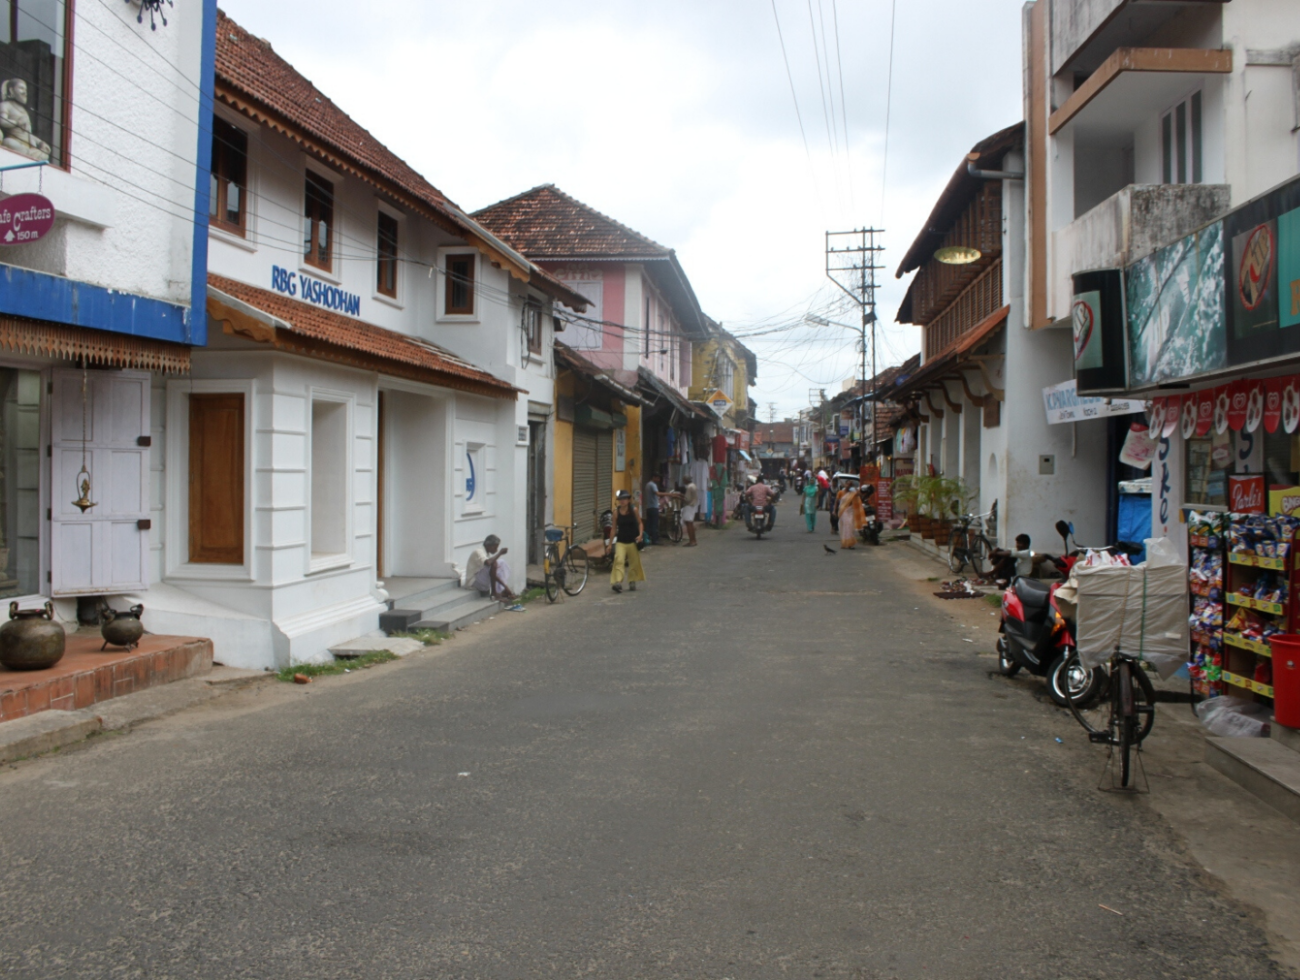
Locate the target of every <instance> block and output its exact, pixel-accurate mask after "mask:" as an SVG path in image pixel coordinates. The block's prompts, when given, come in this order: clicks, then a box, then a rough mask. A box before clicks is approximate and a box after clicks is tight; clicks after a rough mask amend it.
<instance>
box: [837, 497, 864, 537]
mask: <svg viewBox="0 0 1300 980" xmlns="http://www.w3.org/2000/svg"><path fill="white" fill-rule="evenodd" d="M839 508H840V547H841V548H856V547H857V546H858V530H859V529H860V528H861V527H862V526H863V525H864V524H866V523H867V512H866V510H865V509H864V508H863V506H862V494H860V493H859V492H858V491H857V490H854V489H852V488H849V489H846V490H844V491H843V492H842V494H841V496H840V500H839Z"/></svg>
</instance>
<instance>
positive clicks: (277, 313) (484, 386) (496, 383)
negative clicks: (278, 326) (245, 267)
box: [208, 273, 516, 398]
mask: <svg viewBox="0 0 1300 980" xmlns="http://www.w3.org/2000/svg"><path fill="white" fill-rule="evenodd" d="M208 284H209V285H211V286H212V287H213V288H214V289H217V290H220V291H221V292H223V293H225V294H226V295H227V296H233V297H234V298H235V299H237V300H241V301H243V302H245V303H247V304H248V305H249V306H252V307H254V308H255V309H258V310H261V311H262V312H263V313H268V314H270V315H271V316H273V317H276V318H277V319H280V320H283V321H285V322H286V323H288V324H290V326H291V328H292V333H293V334H294V335H295V336H299V337H303V338H306V339H308V340H312V341H316V342H319V343H321V344H325V345H328V346H330V347H334V348H342V349H344V350H349V351H355V352H356V353H358V354H361V355H364V356H366V357H367V358H376V359H378V360H379V361H383V362H389V363H391V364H392V365H394V366H395V367H398V368H406V369H410V368H415V369H417V370H418V371H419V372H420V373H421V374H422V375H427V376H426V377H421V378H420V380H424V381H427V382H429V383H430V384H438V385H444V386H446V387H452V388H463V389H469V390H475V391H479V392H481V393H483V394H491V395H495V396H497V397H507V398H513V397H515V394H516V389H515V387H514V386H513V385H511V384H508V383H507V382H505V381H502V380H501V379H500V378H497V377H494V376H492V375H491V374H489V373H488V372H486V371H484V370H482V369H481V368H477V367H475V366H474V365H473V364H470V363H469V362H468V361H465V360H462V359H461V358H459V357H457V356H456V355H455V354H453V353H451V351H448V350H444V349H443V348H441V347H438V346H437V345H436V344H431V343H429V342H428V341H424V340H421V339H419V338H418V337H410V336H407V335H406V334H401V333H397V332H396V331H394V330H385V329H384V328H382V327H376V326H372V325H371V324H369V323H365V322H363V321H361V320H354V319H352V318H351V317H347V316H343V315H342V314H339V313H331V312H330V311H329V310H322V309H321V308H319V307H317V306H311V305H310V304H308V303H303V302H301V301H299V300H295V299H289V298H288V297H286V296H281V295H280V294H279V293H273V292H271V291H270V290H266V289H258V288H257V287H256V286H249V285H247V284H245V283H242V282H237V281H236V280H234V279H227V278H226V277H225V276H219V275H216V274H215V273H209V274H208ZM406 373H407V374H409V371H407V372H406Z"/></svg>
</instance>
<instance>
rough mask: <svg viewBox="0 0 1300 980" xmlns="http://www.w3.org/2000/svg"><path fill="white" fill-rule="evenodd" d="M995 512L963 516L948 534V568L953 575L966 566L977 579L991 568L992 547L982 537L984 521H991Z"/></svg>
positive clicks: (985, 538)
mask: <svg viewBox="0 0 1300 980" xmlns="http://www.w3.org/2000/svg"><path fill="white" fill-rule="evenodd" d="M995 513H996V511H989V513H987V514H983V515H979V516H976V515H975V514H965V515H963V516H962V517H960V518H959V519H958V524H957V526H956V527H954V528H953V529H952V531H951V532H950V535H951V536H950V537H949V539H948V567H949V568H950V569H952V571H953V574H956V573H958V572H960V571H961V570H962V569H963V568H965V567H966V566H967V565H968V564H969V565H970V569H971V571H972V572H974V573H975V575H976V576H977V577H983V576H984V575H985V574H986V573H987V572H988V571H989V570H990V569H991V568H992V561H991V558H992V552H993V545H992V543H991V542H990V541H989V539H988V538H987V537H985V536H984V520H985V518H989V519H992V518H993V515H994V514H995Z"/></svg>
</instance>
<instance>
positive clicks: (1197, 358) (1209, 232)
mask: <svg viewBox="0 0 1300 980" xmlns="http://www.w3.org/2000/svg"><path fill="white" fill-rule="evenodd" d="M1125 280H1126V281H1125V299H1126V303H1127V319H1128V351H1129V382H1128V387H1129V388H1144V387H1150V386H1152V385H1155V384H1158V383H1160V382H1162V381H1170V380H1174V379H1182V378H1191V377H1196V376H1197V375H1202V374H1206V373H1208V372H1210V371H1219V370H1222V369H1223V368H1225V367H1226V366H1227V364H1228V350H1227V333H1226V329H1225V319H1226V317H1225V313H1224V303H1223V292H1224V258H1223V222H1215V223H1214V224H1212V225H1209V226H1207V227H1205V228H1202V229H1201V230H1200V231H1197V232H1194V233H1193V234H1191V235H1188V236H1187V237H1186V238H1182V239H1180V240H1179V241H1177V242H1174V243H1173V244H1172V245H1167V246H1165V247H1164V248H1161V249H1157V250H1156V251H1155V252H1153V253H1152V254H1151V255H1148V256H1147V257H1146V258H1144V259H1142V260H1140V261H1139V262H1137V263H1135V264H1134V265H1131V266H1129V267H1128V269H1127V270H1126V272H1125Z"/></svg>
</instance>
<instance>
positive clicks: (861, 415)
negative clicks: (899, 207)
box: [826, 228, 885, 462]
mask: <svg viewBox="0 0 1300 980" xmlns="http://www.w3.org/2000/svg"><path fill="white" fill-rule="evenodd" d="M883 234H884V229H883V228H854V229H853V230H852V231H828V232H827V233H826V276H827V278H829V279H830V281H831V282H833V283H835V285H837V286H839V287H840V289H842V290H844V292H845V293H847V294H848V295H849V297H850V298H851V299H852V300H853V302H855V303H857V304H858V308H859V309H860V310H861V311H862V327H861V329H860V332H859V337H860V339H859V345H858V346H859V351H858V353H859V358H860V363H861V368H860V370H861V379H862V393H861V395H860V396H859V398H858V402H857V420H858V432H859V434H860V438H861V439H862V460H863V462H866V459H867V453H868V447H869V445H870V444H869V442H868V437H867V421H866V413H865V412H864V411H863V404H864V403H863V401H862V399H863V398H865V396H866V394H867V380H868V379H871V381H872V391H871V394H872V395H875V377H876V373H877V370H876V289H877V286H876V270H877V269H882V268H884V266H882V265H878V264H877V263H876V256H877V255H878V254H879V253H880V252H883V251H884V250H885V247H884V246H883V245H877V244H876V236H877V235H883ZM867 327H870V328H871V374H867ZM870 425H871V437H870V438H871V442H872V443H874V440H875V437H876V402H875V399H874V398H873V399H872V402H871V418H870ZM871 448H874V445H871Z"/></svg>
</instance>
